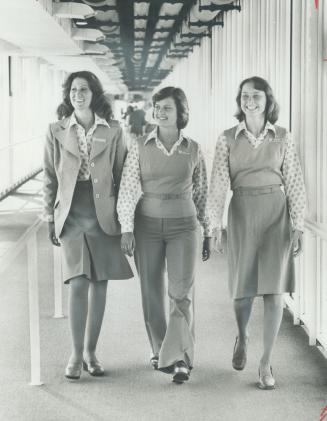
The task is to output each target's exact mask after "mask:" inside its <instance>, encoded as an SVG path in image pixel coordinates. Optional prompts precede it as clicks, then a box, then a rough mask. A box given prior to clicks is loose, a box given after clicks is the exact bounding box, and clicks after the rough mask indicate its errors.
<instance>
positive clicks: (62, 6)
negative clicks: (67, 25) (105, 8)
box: [52, 2, 95, 19]
mask: <svg viewBox="0 0 327 421" xmlns="http://www.w3.org/2000/svg"><path fill="white" fill-rule="evenodd" d="M52 10H53V15H54V16H56V17H57V18H65V19H89V18H92V17H93V16H95V11H94V10H93V9H92V7H90V6H88V5H87V4H83V3H73V2H69V3H53V9H52Z"/></svg>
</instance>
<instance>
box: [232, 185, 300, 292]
mask: <svg viewBox="0 0 327 421" xmlns="http://www.w3.org/2000/svg"><path fill="white" fill-rule="evenodd" d="M227 232H228V234H227V237H228V239H227V250H228V269H229V291H230V295H231V297H232V298H233V299H237V298H244V297H255V296H258V295H265V294H282V293H285V292H293V291H294V287H295V276H294V257H293V245H292V226H291V221H290V216H289V211H288V206H287V201H286V197H285V194H284V193H283V191H282V190H281V188H280V187H279V186H264V187H260V188H248V187H246V188H245V187H240V188H238V189H236V190H234V192H233V197H232V199H231V202H230V206H229V210H228V231H227Z"/></svg>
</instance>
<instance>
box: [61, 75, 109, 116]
mask: <svg viewBox="0 0 327 421" xmlns="http://www.w3.org/2000/svg"><path fill="white" fill-rule="evenodd" d="M76 78H81V79H85V80H86V81H87V83H88V85H89V88H90V89H91V91H92V101H91V105H90V107H91V110H92V111H93V112H95V113H96V114H98V115H99V117H102V118H104V119H105V120H106V121H108V122H109V121H110V120H111V119H112V109H111V105H110V103H109V102H108V100H107V99H106V97H105V95H104V91H103V87H102V85H101V82H100V80H99V79H98V78H97V76H95V74H93V73H92V72H88V71H86V70H83V71H80V72H74V73H71V74H70V75H69V76H68V77H67V79H66V80H65V82H64V83H63V85H62V87H63V101H62V103H61V104H60V105H59V106H58V108H57V115H58V118H59V120H61V119H63V118H65V117H69V116H70V115H71V114H72V113H73V111H74V108H73V106H72V104H71V102H70V97H69V94H70V89H71V86H72V83H73V81H74V79H76Z"/></svg>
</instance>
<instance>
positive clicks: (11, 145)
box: [0, 134, 44, 152]
mask: <svg viewBox="0 0 327 421" xmlns="http://www.w3.org/2000/svg"><path fill="white" fill-rule="evenodd" d="M43 139H44V135H41V134H40V135H38V136H33V137H30V138H29V139H27V140H21V141H16V142H13V143H8V144H7V145H5V146H2V147H1V148H0V152H2V151H5V150H6V149H11V148H13V147H15V146H20V145H24V144H25V143H29V142H34V141H35V140H37V142H42V141H43Z"/></svg>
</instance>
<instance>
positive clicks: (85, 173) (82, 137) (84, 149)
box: [69, 113, 109, 181]
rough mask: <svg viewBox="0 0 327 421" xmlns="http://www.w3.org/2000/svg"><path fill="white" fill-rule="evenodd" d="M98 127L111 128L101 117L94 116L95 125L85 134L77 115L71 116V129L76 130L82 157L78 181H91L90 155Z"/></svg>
mask: <svg viewBox="0 0 327 421" xmlns="http://www.w3.org/2000/svg"><path fill="white" fill-rule="evenodd" d="M98 125H104V126H108V127H109V124H108V122H107V121H106V120H105V119H103V118H101V117H99V116H98V115H97V114H94V124H93V126H92V127H91V128H90V129H89V131H88V132H87V133H85V130H84V128H83V126H81V125H80V124H79V123H78V122H77V120H76V116H75V114H74V113H73V114H72V115H71V118H70V122H69V127H74V128H75V131H76V136H77V141H78V149H79V152H80V157H81V167H80V170H79V173H78V176H77V180H78V181H85V180H89V178H90V176H91V172H90V153H91V147H92V136H93V134H94V132H95V129H96V128H97V126H98Z"/></svg>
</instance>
